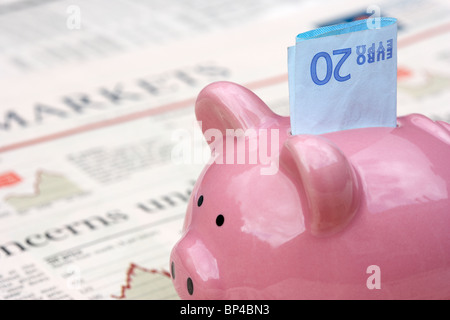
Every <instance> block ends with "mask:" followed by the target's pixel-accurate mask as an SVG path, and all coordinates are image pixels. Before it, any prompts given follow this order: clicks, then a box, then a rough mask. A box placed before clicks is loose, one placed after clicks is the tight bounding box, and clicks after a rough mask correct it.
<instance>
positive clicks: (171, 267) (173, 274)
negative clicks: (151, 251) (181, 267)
mask: <svg viewBox="0 0 450 320" xmlns="http://www.w3.org/2000/svg"><path fill="white" fill-rule="evenodd" d="M170 271H171V273H172V279H175V263H174V262H173V261H172V265H171V266H170Z"/></svg>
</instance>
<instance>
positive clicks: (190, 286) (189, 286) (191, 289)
mask: <svg viewBox="0 0 450 320" xmlns="http://www.w3.org/2000/svg"><path fill="white" fill-rule="evenodd" d="M187 290H188V292H189V294H190V295H191V296H192V294H193V293H194V283H193V282H192V279H191V278H188V279H187Z"/></svg>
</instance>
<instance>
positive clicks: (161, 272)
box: [111, 263, 170, 300]
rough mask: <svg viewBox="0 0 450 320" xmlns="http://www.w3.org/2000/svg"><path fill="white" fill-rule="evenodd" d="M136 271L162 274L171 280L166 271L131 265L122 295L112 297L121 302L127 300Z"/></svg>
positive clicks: (121, 291)
mask: <svg viewBox="0 0 450 320" xmlns="http://www.w3.org/2000/svg"><path fill="white" fill-rule="evenodd" d="M135 270H141V271H143V272H147V273H153V274H160V275H163V276H165V277H168V278H170V273H169V272H167V271H165V270H156V269H146V268H143V267H141V266H138V265H137V264H135V263H131V264H130V266H129V267H128V270H127V273H126V280H125V285H123V286H122V287H121V289H120V295H118V296H116V295H111V297H112V298H114V299H119V300H120V299H125V298H126V294H125V293H126V291H127V290H129V289H131V282H132V276H133V275H134V272H135Z"/></svg>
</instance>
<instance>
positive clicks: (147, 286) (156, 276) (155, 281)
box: [111, 263, 179, 300]
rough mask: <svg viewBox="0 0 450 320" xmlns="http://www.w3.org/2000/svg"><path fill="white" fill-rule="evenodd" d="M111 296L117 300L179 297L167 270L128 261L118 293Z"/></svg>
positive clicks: (170, 298)
mask: <svg viewBox="0 0 450 320" xmlns="http://www.w3.org/2000/svg"><path fill="white" fill-rule="evenodd" d="M111 297H112V298H113V299H117V300H174V299H179V298H178V295H177V293H176V291H175V288H174V287H173V284H172V280H171V277H170V273H169V272H168V271H165V270H157V269H147V268H144V267H141V266H139V265H137V264H135V263H130V265H129V267H128V269H127V271H126V277H125V284H124V285H122V287H121V289H120V293H119V294H118V295H111Z"/></svg>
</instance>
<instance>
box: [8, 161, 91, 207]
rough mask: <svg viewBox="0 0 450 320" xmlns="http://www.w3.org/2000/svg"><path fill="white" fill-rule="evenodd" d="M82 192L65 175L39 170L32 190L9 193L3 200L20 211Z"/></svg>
mask: <svg viewBox="0 0 450 320" xmlns="http://www.w3.org/2000/svg"><path fill="white" fill-rule="evenodd" d="M83 193H84V191H83V190H81V189H80V188H79V187H78V186H77V185H76V184H75V183H73V182H72V181H70V180H69V179H67V178H66V177H65V176H63V175H59V174H54V173H50V172H46V171H43V170H41V171H38V172H37V173H36V178H35V182H34V185H33V191H32V192H30V193H27V194H17V195H14V194H13V195H9V196H6V197H5V199H4V201H5V202H6V203H8V204H9V205H10V206H12V207H13V208H14V209H16V210H17V211H19V212H21V211H26V210H29V209H32V208H36V207H41V206H45V205H49V204H51V203H53V202H54V201H57V200H61V199H66V198H70V197H73V196H77V195H81V194H83Z"/></svg>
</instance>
